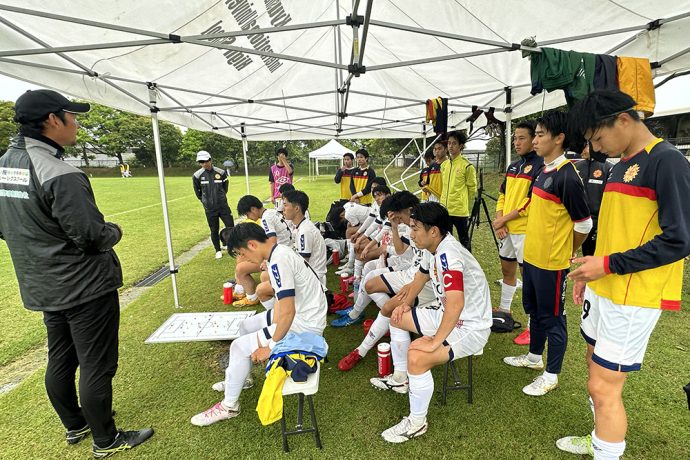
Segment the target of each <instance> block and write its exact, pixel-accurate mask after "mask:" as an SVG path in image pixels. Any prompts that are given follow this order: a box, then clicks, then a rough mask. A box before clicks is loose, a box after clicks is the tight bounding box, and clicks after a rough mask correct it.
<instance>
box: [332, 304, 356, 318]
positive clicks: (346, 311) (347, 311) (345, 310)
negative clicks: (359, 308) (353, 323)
mask: <svg viewBox="0 0 690 460" xmlns="http://www.w3.org/2000/svg"><path fill="white" fill-rule="evenodd" d="M351 311H352V305H350V306H349V307H347V308H343V309H342V310H336V312H335V314H336V315H338V316H347V315H349V314H350V312H351Z"/></svg>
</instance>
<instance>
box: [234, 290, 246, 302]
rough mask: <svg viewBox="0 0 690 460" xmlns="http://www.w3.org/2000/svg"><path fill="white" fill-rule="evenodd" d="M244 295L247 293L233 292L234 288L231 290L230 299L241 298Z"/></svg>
mask: <svg viewBox="0 0 690 460" xmlns="http://www.w3.org/2000/svg"><path fill="white" fill-rule="evenodd" d="M245 297H247V294H245V293H239V292H235V291H234V290H233V292H232V300H235V301H237V300H242V299H244V298H245Z"/></svg>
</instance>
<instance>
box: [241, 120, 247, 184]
mask: <svg viewBox="0 0 690 460" xmlns="http://www.w3.org/2000/svg"><path fill="white" fill-rule="evenodd" d="M240 131H241V133H242V155H243V156H244V179H245V181H246V182H247V195H248V194H249V166H248V165H247V150H248V145H247V144H248V142H247V134H246V133H245V132H244V123H242V126H241V128H240Z"/></svg>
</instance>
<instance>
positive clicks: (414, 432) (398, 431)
mask: <svg viewBox="0 0 690 460" xmlns="http://www.w3.org/2000/svg"><path fill="white" fill-rule="evenodd" d="M427 429H429V424H428V423H427V422H426V419H424V422H423V423H422V424H420V425H414V424H413V423H412V420H410V418H409V417H403V419H402V421H401V422H400V423H398V424H397V425H394V426H392V427H390V428H388V429H387V430H386V431H384V432H383V433H381V437H382V438H383V439H384V440H386V441H388V442H392V443H395V444H399V443H401V442H405V441H409V440H410V439H412V438H416V437H418V436H421V435H423V434H424V433H426V430H427Z"/></svg>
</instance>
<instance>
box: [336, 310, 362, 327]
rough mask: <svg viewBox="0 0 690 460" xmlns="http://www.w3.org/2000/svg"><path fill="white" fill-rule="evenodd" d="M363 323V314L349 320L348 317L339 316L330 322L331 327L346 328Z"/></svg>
mask: <svg viewBox="0 0 690 460" xmlns="http://www.w3.org/2000/svg"><path fill="white" fill-rule="evenodd" d="M362 321H364V313H362V314H361V315H359V316H358V317H357V318H355V319H352V318H350V315H342V316H339V317H338V318H337V319H334V320H333V321H331V326H333V327H347V326H352V325H353V324H357V323H361V322H362Z"/></svg>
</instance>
